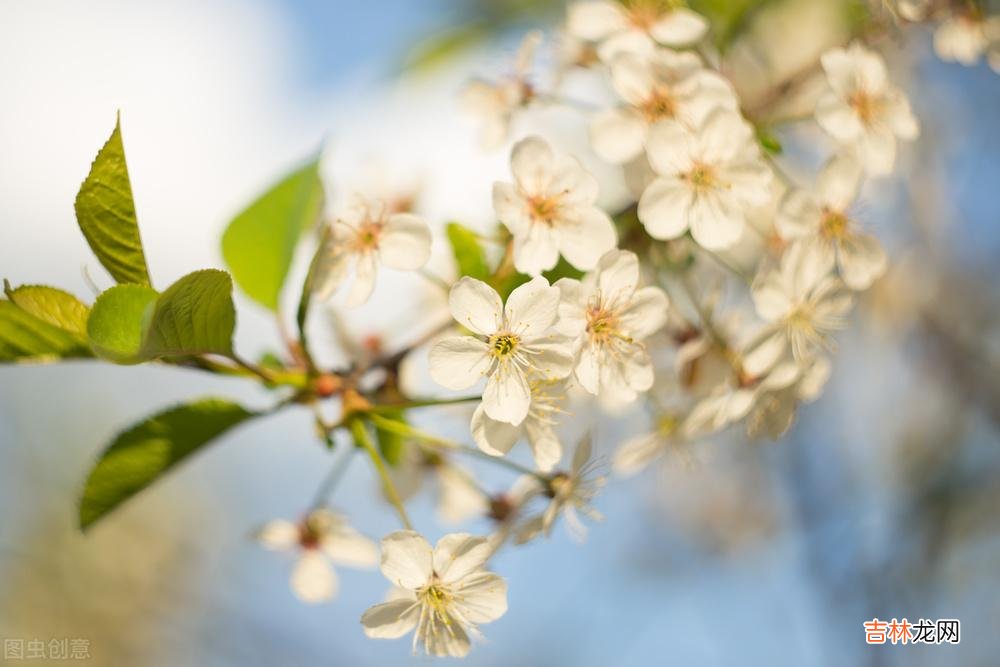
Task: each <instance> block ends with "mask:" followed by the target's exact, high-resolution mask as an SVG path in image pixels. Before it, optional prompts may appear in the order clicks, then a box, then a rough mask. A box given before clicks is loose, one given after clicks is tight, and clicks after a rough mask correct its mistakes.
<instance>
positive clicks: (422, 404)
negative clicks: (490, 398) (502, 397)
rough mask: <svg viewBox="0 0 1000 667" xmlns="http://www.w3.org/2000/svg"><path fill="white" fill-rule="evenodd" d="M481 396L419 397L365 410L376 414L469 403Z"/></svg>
mask: <svg viewBox="0 0 1000 667" xmlns="http://www.w3.org/2000/svg"><path fill="white" fill-rule="evenodd" d="M481 398H482V396H460V397H458V398H421V399H414V400H412V401H405V402H403V403H384V404H381V405H373V406H372V407H371V408H369V409H368V410H366V412H367V413H368V414H371V415H377V414H381V413H384V412H395V411H396V410H409V409H411V408H429V407H434V406H436V405H457V404H459V403H471V402H473V401H478V400H480V399H481Z"/></svg>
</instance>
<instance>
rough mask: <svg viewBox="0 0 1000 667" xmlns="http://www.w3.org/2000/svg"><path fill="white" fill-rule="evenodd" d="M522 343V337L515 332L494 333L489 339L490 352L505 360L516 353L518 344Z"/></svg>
mask: <svg viewBox="0 0 1000 667" xmlns="http://www.w3.org/2000/svg"><path fill="white" fill-rule="evenodd" d="M520 343H521V339H520V338H519V337H518V336H515V335H514V334H509V333H498V334H493V335H492V336H490V340H489V346H490V353H491V354H492V355H493V356H494V357H496V358H497V359H500V360H501V361H503V360H505V359H507V358H509V357H511V356H512V355H513V354H514V351H515V350H517V346H518V345H519V344H520Z"/></svg>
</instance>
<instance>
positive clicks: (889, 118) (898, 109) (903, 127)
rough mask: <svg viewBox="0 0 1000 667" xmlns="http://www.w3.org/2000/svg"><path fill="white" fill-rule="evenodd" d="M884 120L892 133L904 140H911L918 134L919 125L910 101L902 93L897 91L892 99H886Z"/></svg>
mask: <svg viewBox="0 0 1000 667" xmlns="http://www.w3.org/2000/svg"><path fill="white" fill-rule="evenodd" d="M885 122H886V124H887V125H888V126H889V128H890V129H891V130H892V132H893V134H895V135H896V136H897V137H899V138H900V139H903V140H904V141H913V140H914V139H916V138H917V137H918V136H919V135H920V125H919V124H918V123H917V119H916V117H915V116H914V115H913V109H911V108H910V102H909V101H908V100H907V99H906V97H904V96H903V94H902V93H897V94H896V95H895V96H894V98H893V99H891V100H889V101H887V108H886V110H885Z"/></svg>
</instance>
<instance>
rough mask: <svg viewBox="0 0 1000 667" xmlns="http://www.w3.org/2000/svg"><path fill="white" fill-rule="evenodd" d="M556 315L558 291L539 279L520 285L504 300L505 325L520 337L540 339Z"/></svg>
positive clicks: (539, 277) (557, 311)
mask: <svg viewBox="0 0 1000 667" xmlns="http://www.w3.org/2000/svg"><path fill="white" fill-rule="evenodd" d="M558 314H559V288H557V287H552V286H551V285H549V281H548V280H546V279H545V278H543V277H541V276H537V277H535V278H534V279H532V280H530V281H528V282H526V283H524V284H523V285H519V286H518V287H517V288H516V289H515V290H514V291H513V292H511V293H510V296H509V297H507V305H506V306H505V307H504V322H505V323H506V325H507V327H508V328H509V329H510V330H511V331H513V332H515V333H517V334H518V335H519V336H521V337H522V338H523V337H530V336H540V335H541V334H543V333H545V331H546V330H547V329H548V328H549V327H551V326H552V323H553V322H555V319H556V316H557V315H558Z"/></svg>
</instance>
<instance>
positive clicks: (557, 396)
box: [472, 377, 566, 472]
mask: <svg viewBox="0 0 1000 667" xmlns="http://www.w3.org/2000/svg"><path fill="white" fill-rule="evenodd" d="M528 386H529V387H530V389H531V405H530V407H529V408H528V416H527V417H525V418H524V421H522V422H521V423H520V424H518V425H516V426H515V425H513V424H508V423H507V422H502V421H497V420H495V419H491V418H490V417H489V416H488V415H487V414H486V410H485V409H484V408H483V405H482V404H481V403H480V404H479V406H477V407H476V411H475V412H474V413H473V414H472V438H473V440H475V441H476V444H477V445H479V449H481V450H483V451H484V452H486V453H487V454H490V455H492V456H503V455H504V454H506V453H507V452H509V451H510V450H511V448H512V447H513V446H514V445H515V444H516V443H517V441H518V440H520V439H521V438H524V437H527V440H528V444H529V445H530V446H531V452H532V454H533V455H534V457H535V465H537V466H538V469H539V470H541V471H542V472H548V471H550V470H552V468H553V467H554V466H555V465H556V464H557V463H559V460H560V459H561V458H562V444H560V442H559V436H557V435H556V432H555V428H554V427H555V425H556V424H557V423H558V419H559V416H560V415H561V414H563V412H564V411H563V409H562V407H561V406H562V403H563V402H564V401H565V399H566V382H565V381H564V380H551V379H545V378H530V377H529V379H528Z"/></svg>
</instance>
